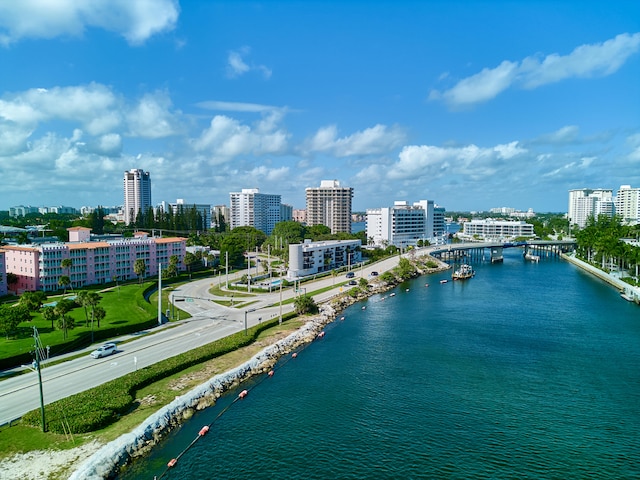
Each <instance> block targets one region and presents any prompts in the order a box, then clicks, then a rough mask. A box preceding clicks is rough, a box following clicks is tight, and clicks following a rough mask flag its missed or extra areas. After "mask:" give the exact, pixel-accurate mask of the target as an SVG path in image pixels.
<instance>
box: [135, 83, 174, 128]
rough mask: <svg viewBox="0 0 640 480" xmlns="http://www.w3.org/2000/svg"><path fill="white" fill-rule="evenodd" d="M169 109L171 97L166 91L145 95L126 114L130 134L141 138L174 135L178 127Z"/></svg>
mask: <svg viewBox="0 0 640 480" xmlns="http://www.w3.org/2000/svg"><path fill="white" fill-rule="evenodd" d="M170 109H171V99H170V98H169V96H168V95H167V94H166V93H162V92H158V93H155V94H147V95H145V96H144V97H142V98H141V99H140V101H139V102H138V104H137V105H136V106H135V108H133V110H131V112H130V113H129V114H128V115H127V120H128V122H129V129H130V134H131V135H133V136H136V137H143V138H163V137H168V136H170V135H175V133H176V132H177V130H178V128H177V125H176V119H175V114H174V113H172V112H171V111H170Z"/></svg>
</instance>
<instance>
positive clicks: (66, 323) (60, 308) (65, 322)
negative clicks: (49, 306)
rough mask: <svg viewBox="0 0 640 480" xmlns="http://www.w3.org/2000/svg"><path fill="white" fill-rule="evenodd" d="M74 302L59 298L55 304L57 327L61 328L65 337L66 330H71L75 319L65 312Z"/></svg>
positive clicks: (67, 311)
mask: <svg viewBox="0 0 640 480" xmlns="http://www.w3.org/2000/svg"><path fill="white" fill-rule="evenodd" d="M73 305H74V302H72V301H71V300H68V299H62V300H60V301H59V302H58V303H57V305H56V306H55V310H56V313H57V315H58V328H59V329H61V330H62V336H63V338H64V339H65V340H66V339H67V331H68V330H73V328H74V327H75V321H74V320H73V318H72V317H68V316H67V313H69V312H70V311H71V309H72V308H73Z"/></svg>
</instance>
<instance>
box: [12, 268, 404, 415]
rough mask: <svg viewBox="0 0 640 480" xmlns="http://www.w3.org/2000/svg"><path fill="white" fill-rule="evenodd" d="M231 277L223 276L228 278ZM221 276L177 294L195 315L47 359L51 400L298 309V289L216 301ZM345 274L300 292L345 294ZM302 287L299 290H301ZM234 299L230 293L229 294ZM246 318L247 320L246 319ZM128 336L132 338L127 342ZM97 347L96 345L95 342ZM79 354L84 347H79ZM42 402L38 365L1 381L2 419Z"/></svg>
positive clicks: (319, 298)
mask: <svg viewBox="0 0 640 480" xmlns="http://www.w3.org/2000/svg"><path fill="white" fill-rule="evenodd" d="M398 258H399V257H397V256H395V257H392V258H388V259H385V260H382V261H381V262H378V263H376V264H373V265H369V266H366V267H365V266H356V267H355V268H353V269H352V270H353V272H354V273H355V280H356V281H357V280H358V279H359V278H360V277H365V278H366V277H368V276H369V275H370V273H371V272H372V271H374V270H375V271H379V272H384V271H386V270H389V269H391V268H393V267H394V266H395V265H397V263H398ZM242 273H246V271H245V272H240V273H237V274H235V275H234V276H233V277H230V281H231V280H233V279H235V278H239V277H240V275H241V274H242ZM225 280H226V278H223V281H225ZM218 281H220V280H219V279H218V278H217V277H216V278H209V279H204V280H197V281H194V282H191V283H188V284H185V285H182V286H180V287H178V288H176V289H175V290H174V291H173V292H172V293H171V296H172V297H174V296H175V297H176V298H178V297H185V298H187V299H191V301H184V302H180V303H179V306H180V308H181V309H183V310H185V311H187V312H189V313H190V314H191V315H192V317H191V318H189V319H187V320H182V321H177V322H172V323H170V324H165V325H163V326H160V327H155V328H152V329H149V330H147V331H142V332H139V333H137V334H135V335H129V336H126V337H122V338H120V339H115V340H114V342H115V343H116V344H118V345H119V348H118V352H117V353H115V354H114V355H111V356H109V357H105V358H102V359H93V358H91V357H89V352H90V351H91V350H93V348H90V349H86V355H84V356H82V357H80V358H76V359H72V360H69V361H66V362H61V363H58V364H56V365H46V364H45V366H44V367H43V368H42V385H43V396H44V402H45V404H49V403H51V402H54V401H56V400H59V399H61V398H64V397H67V396H70V395H73V394H76V393H79V392H82V391H84V390H87V389H89V388H93V387H96V386H98V385H100V384H102V383H104V382H107V381H109V380H112V379H114V378H118V377H121V376H123V375H126V374H127V373H129V372H132V371H135V370H136V369H137V368H144V367H146V366H149V365H152V364H154V363H156V362H158V361H160V360H163V359H165V358H168V357H172V356H175V355H178V354H180V353H183V352H185V351H188V350H191V349H193V348H196V347H199V346H202V345H206V344H208V343H210V342H213V341H214V340H218V339H220V338H224V337H226V336H229V335H231V334H233V333H236V332H240V331H242V330H244V329H245V327H251V326H253V325H256V324H258V323H259V322H262V321H266V320H269V319H272V318H275V317H277V316H279V315H280V313H281V312H282V314H283V315H284V314H286V313H288V312H291V311H292V310H293V303H288V304H284V305H281V304H280V301H281V300H282V301H283V302H284V301H285V300H288V299H290V298H292V297H293V296H294V295H296V294H297V293H296V292H294V291H293V289H286V290H283V291H282V293H281V292H280V290H276V291H273V292H271V293H259V294H252V296H251V297H242V298H239V299H237V300H238V301H239V302H242V303H246V304H247V305H246V308H244V309H238V308H231V307H225V306H222V305H219V304H217V303H215V302H214V301H213V300H214V299H215V297H214V296H212V295H211V294H210V293H209V289H210V288H211V286H212V284H216V283H217V282H218ZM345 281H346V280H345V274H344V273H342V274H340V275H338V276H336V277H325V278H323V279H319V280H316V281H312V282H307V283H305V284H304V286H303V287H302V288H301V289H300V290H303V291H302V292H299V293H310V294H311V293H312V292H313V291H317V290H321V289H323V288H325V287H334V288H332V289H330V290H329V291H326V292H322V293H318V294H314V295H313V298H314V300H315V301H316V303H322V302H324V301H326V300H328V299H330V298H331V297H333V296H335V295H338V294H340V292H341V291H342V290H344V289H346V288H349V287H345V286H343V285H344V283H345ZM299 293H298V294H299ZM227 300H228V299H227ZM245 319H246V325H245ZM125 340H127V341H126V343H125ZM94 347H95V346H94ZM75 353H76V354H77V353H78V352H75ZM39 407H40V396H39V389H38V375H37V373H36V372H34V371H30V372H28V373H25V374H22V375H18V376H15V377H11V378H7V379H6V380H2V381H0V425H4V424H6V423H9V422H11V421H13V420H16V419H18V418H20V417H21V416H22V415H24V414H25V413H27V412H28V411H30V410H34V409H36V408H39Z"/></svg>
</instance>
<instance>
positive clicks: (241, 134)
mask: <svg viewBox="0 0 640 480" xmlns="http://www.w3.org/2000/svg"><path fill="white" fill-rule="evenodd" d="M288 137H289V134H288V133H287V132H286V131H285V130H282V129H277V128H276V126H275V124H272V125H271V129H270V130H267V129H265V128H264V125H263V124H261V123H260V122H259V123H258V128H256V129H252V128H251V126H249V125H245V124H242V123H240V122H239V121H238V120H236V119H233V118H230V117H227V116H225V115H216V116H215V117H213V119H212V120H211V123H210V125H209V127H208V128H207V129H206V130H204V131H203V132H202V134H201V135H200V136H199V137H198V138H197V139H195V140H194V141H193V142H192V145H193V147H194V148H195V150H196V151H199V152H206V153H208V154H209V155H210V159H211V161H212V162H213V163H223V162H226V161H229V160H231V159H233V158H234V157H237V156H240V155H247V154H254V155H260V154H265V153H282V152H284V151H285V150H286V148H287V139H288Z"/></svg>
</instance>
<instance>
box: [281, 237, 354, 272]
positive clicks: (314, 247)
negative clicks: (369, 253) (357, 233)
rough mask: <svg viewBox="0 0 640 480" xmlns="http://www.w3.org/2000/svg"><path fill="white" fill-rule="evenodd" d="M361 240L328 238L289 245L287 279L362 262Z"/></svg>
mask: <svg viewBox="0 0 640 480" xmlns="http://www.w3.org/2000/svg"><path fill="white" fill-rule="evenodd" d="M360 246H361V242H360V240H328V241H322V242H312V241H311V240H305V241H304V243H297V244H290V245H289V270H288V271H287V280H296V279H298V278H302V277H308V276H309V275H315V274H317V273H323V272H328V271H330V270H334V269H336V268H341V267H350V266H355V265H357V264H358V263H360V262H362V253H361V252H360Z"/></svg>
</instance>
